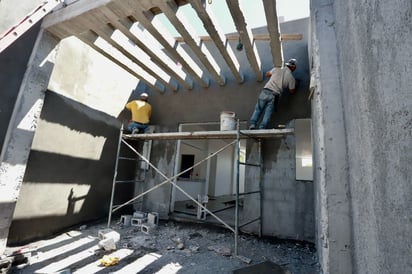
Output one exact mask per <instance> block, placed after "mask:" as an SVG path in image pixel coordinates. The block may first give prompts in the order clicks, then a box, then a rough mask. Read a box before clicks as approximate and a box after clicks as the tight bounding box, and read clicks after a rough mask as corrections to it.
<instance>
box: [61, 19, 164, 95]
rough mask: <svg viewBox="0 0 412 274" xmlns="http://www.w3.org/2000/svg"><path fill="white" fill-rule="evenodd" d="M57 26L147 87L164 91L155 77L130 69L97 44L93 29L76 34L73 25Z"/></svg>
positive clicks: (96, 36)
mask: <svg viewBox="0 0 412 274" xmlns="http://www.w3.org/2000/svg"><path fill="white" fill-rule="evenodd" d="M59 28H60V30H59V31H61V32H63V33H65V34H68V33H70V35H69V36H76V37H77V38H78V39H79V40H81V41H82V42H83V43H85V44H86V45H88V46H90V47H91V48H92V49H94V50H95V51H97V52H98V53H100V54H101V55H103V56H104V57H106V58H107V59H109V60H110V61H112V62H113V63H115V64H116V65H118V66H119V67H121V68H122V69H124V70H125V71H127V72H128V73H130V74H131V75H133V76H134V77H136V78H137V79H139V80H140V81H142V82H143V83H145V84H146V85H147V86H148V87H150V88H152V89H153V90H155V91H158V92H160V93H163V92H164V91H165V87H164V86H163V85H161V84H160V83H156V82H157V80H156V79H155V78H153V77H151V76H148V75H145V73H144V72H143V71H139V69H137V70H138V71H136V70H134V69H132V68H131V66H129V65H126V64H124V63H122V62H121V61H119V59H118V58H117V57H114V56H113V54H111V53H109V52H107V51H105V50H103V49H102V48H101V47H99V46H97V45H96V41H97V39H98V38H99V36H98V35H97V34H96V33H94V32H93V31H91V30H88V31H85V32H82V33H81V34H77V32H76V29H75V25H72V26H70V28H65V27H64V25H60V26H59ZM75 34H76V35H75Z"/></svg>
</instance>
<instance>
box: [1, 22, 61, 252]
mask: <svg viewBox="0 0 412 274" xmlns="http://www.w3.org/2000/svg"><path fill="white" fill-rule="evenodd" d="M58 42H59V41H58V40H57V39H56V38H55V37H53V36H51V35H50V34H48V33H47V32H45V31H44V30H41V31H40V33H39V35H38V37H37V41H36V43H35V46H34V48H33V52H32V55H31V58H30V60H29V63H28V66H27V70H26V73H25V75H24V79H23V81H22V85H21V87H20V90H19V94H18V97H17V100H16V104H15V106H14V110H13V114H12V117H11V121H10V124H9V128H8V130H7V134H6V137H5V141H4V145H3V149H2V154H1V156H0V254H3V252H4V250H5V248H6V244H7V236H8V232H9V227H10V225H11V222H12V219H13V212H14V208H15V205H16V201H17V199H18V196H19V191H20V187H21V184H22V182H23V178H24V173H25V170H26V164H27V160H28V158H29V153H30V148H31V144H32V141H33V137H34V132H35V130H36V127H37V119H38V117H39V116H40V112H41V109H42V106H43V100H44V91H45V90H46V89H47V87H48V83H49V79H50V75H51V72H52V70H53V66H54V62H53V57H54V55H55V47H56V45H57V44H58Z"/></svg>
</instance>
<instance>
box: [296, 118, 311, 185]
mask: <svg viewBox="0 0 412 274" xmlns="http://www.w3.org/2000/svg"><path fill="white" fill-rule="evenodd" d="M295 138H296V180H302V181H313V164H312V163H313V153H312V120H311V119H296V120H295Z"/></svg>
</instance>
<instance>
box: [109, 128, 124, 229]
mask: <svg viewBox="0 0 412 274" xmlns="http://www.w3.org/2000/svg"><path fill="white" fill-rule="evenodd" d="M122 133H123V125H122V126H121V127H120V134H119V142H118V144H117V154H116V156H117V157H116V162H115V165H114V176H113V185H112V194H111V195H110V209H109V218H108V220H107V228H109V227H110V222H111V221H112V213H113V198H114V189H115V188H116V179H117V166H118V164H119V153H120V144H121V142H122Z"/></svg>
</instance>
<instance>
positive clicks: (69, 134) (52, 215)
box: [8, 38, 138, 244]
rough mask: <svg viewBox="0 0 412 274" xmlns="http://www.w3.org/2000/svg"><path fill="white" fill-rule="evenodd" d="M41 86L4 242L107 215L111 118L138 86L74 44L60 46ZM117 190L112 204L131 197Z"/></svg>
mask: <svg viewBox="0 0 412 274" xmlns="http://www.w3.org/2000/svg"><path fill="white" fill-rule="evenodd" d="M46 42H47V41H45V43H46ZM50 53H51V52H47V53H46V54H50ZM52 55H53V54H52ZM38 80H39V79H28V80H27V81H32V82H36V81H38ZM46 80H47V84H48V88H49V90H50V91H48V92H46V99H45V101H44V105H43V108H42V111H41V115H40V120H39V123H38V125H37V128H36V127H33V129H34V128H36V130H35V134H34V139H33V143H32V144H31V149H30V156H29V159H28V160H27V165H25V168H26V172H25V173H23V174H24V178H22V181H23V183H22V187H21V191H20V195H19V198H18V201H17V204H16V209H15V211H14V216H13V223H12V225H11V228H10V235H9V238H8V240H9V243H10V244H16V243H21V242H24V241H26V240H29V239H33V238H37V237H40V236H45V235H50V234H51V233H53V232H56V231H58V230H61V229H63V228H66V227H69V226H72V225H76V224H79V225H80V224H82V223H84V222H87V221H91V220H94V219H98V218H102V217H106V216H107V214H108V212H109V210H108V208H109V202H110V193H111V188H112V180H113V174H114V164H115V157H116V152H117V142H118V141H117V140H118V136H119V133H120V131H119V130H120V125H121V122H120V121H119V120H117V118H116V117H117V115H118V114H119V113H120V112H121V111H122V110H123V108H124V105H125V103H126V102H127V99H128V97H129V96H130V93H131V91H132V89H133V88H134V87H135V86H136V83H137V82H138V81H137V79H135V78H134V77H132V76H130V75H129V74H128V73H126V72H125V71H123V70H122V69H120V68H119V67H117V66H116V65H114V64H113V63H111V62H110V61H108V60H107V59H105V58H104V57H102V56H101V55H100V54H98V53H97V52H95V51H93V50H91V49H90V48H89V47H88V46H86V45H85V44H83V43H81V42H80V41H79V40H78V39H76V38H69V39H65V40H63V41H61V42H60V44H59V45H58V50H57V51H56V53H55V54H54V67H53V71H52V72H51V73H50V75H48V76H47V78H46ZM42 94H44V91H42ZM32 104H33V105H34V104H35V101H34V102H32ZM40 106H41V105H40ZM21 176H23V175H21ZM123 190H124V191H123V194H124V195H123V197H116V200H117V199H119V200H122V201H124V200H125V198H130V197H131V194H130V193H133V191H132V190H133V188H131V189H123ZM33 197H36V199H33ZM120 198H122V199H120ZM27 227H30V230H28V229H27Z"/></svg>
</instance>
